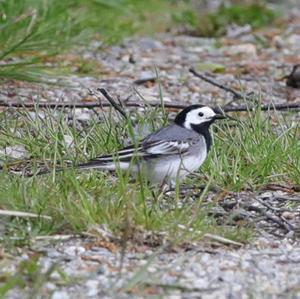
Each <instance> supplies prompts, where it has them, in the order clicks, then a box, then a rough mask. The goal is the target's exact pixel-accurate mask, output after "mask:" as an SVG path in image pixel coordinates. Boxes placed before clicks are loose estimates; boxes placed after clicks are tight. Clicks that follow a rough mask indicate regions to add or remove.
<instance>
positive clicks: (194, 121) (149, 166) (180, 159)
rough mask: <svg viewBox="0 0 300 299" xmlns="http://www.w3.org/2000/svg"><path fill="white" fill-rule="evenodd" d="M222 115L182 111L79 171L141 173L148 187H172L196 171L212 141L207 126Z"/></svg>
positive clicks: (199, 107) (196, 109) (191, 108)
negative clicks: (166, 185) (136, 141)
mask: <svg viewBox="0 0 300 299" xmlns="http://www.w3.org/2000/svg"><path fill="white" fill-rule="evenodd" d="M223 118H225V116H224V115H222V114H219V113H217V112H215V111H214V110H213V109H211V108H210V107H207V106H202V105H192V106H189V107H186V108H185V109H183V110H182V111H181V112H180V113H179V114H178V115H177V116H176V118H175V122H174V123H173V124H170V125H168V126H166V127H163V128H161V129H159V130H157V131H155V132H154V133H151V134H150V135H148V136H147V137H146V138H144V139H143V140H142V141H141V142H140V143H138V144H137V145H130V146H127V147H125V148H123V149H121V150H120V151H118V152H116V153H114V154H112V155H111V154H109V155H104V156H100V157H97V158H94V159H92V160H90V161H88V162H87V163H84V164H80V165H78V166H77V167H76V168H78V169H99V170H116V169H117V168H119V169H122V170H130V171H131V173H133V175H135V176H136V175H137V173H138V172H139V171H140V173H142V174H143V175H145V176H146V178H147V180H148V181H149V182H151V183H159V184H163V183H167V184H169V185H174V184H175V183H176V180H177V179H179V180H181V179H182V178H184V177H185V176H187V175H188V174H189V173H192V172H194V171H195V170H197V169H199V167H200V166H201V165H202V163H203V162H204V161H205V159H206V157H207V153H208V151H209V149H210V147H211V143H212V137H211V135H210V132H209V127H210V125H211V124H212V123H213V122H214V121H215V120H216V119H223Z"/></svg>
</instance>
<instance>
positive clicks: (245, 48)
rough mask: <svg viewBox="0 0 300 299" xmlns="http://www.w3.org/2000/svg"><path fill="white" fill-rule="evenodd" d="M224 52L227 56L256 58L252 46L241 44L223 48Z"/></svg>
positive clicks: (254, 47) (254, 48)
mask: <svg viewBox="0 0 300 299" xmlns="http://www.w3.org/2000/svg"><path fill="white" fill-rule="evenodd" d="M224 52H225V53H226V54H227V55H248V56H249V58H256V57H257V51H256V46H255V45H253V44H241V45H233V46H228V47H224Z"/></svg>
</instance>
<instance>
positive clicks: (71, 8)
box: [0, 0, 181, 82]
mask: <svg viewBox="0 0 300 299" xmlns="http://www.w3.org/2000/svg"><path fill="white" fill-rule="evenodd" d="M180 7H181V5H179V4H176V3H175V2H172V1H168V0H165V1H160V0H149V1H147V3H146V5H145V2H144V1H138V0H110V1H103V0H86V1H85V0H79V1H75V0H65V1H60V0H46V1H39V0H22V1H19V0H9V1H0V62H1V63H0V79H1V78H5V79H18V80H29V81H46V82H47V79H49V78H48V77H49V75H51V72H53V70H52V71H51V68H53V67H59V66H60V64H59V63H56V64H54V65H51V67H49V63H48V64H46V62H47V61H48V60H49V57H52V56H55V55H58V54H62V53H64V52H66V50H70V49H74V50H76V48H78V47H82V46H86V45H88V43H89V41H91V40H95V39H96V40H100V41H101V42H102V43H103V44H104V45H105V44H110V43H115V42H119V41H121V40H122V39H123V38H124V37H127V36H132V35H134V34H147V35H151V34H154V33H155V32H161V31H165V30H167V28H168V27H170V26H171V25H172V24H173V22H172V18H171V12H173V11H177V10H180V9H181V8H180ZM86 71H87V70H85V72H86ZM41 73H42V75H43V76H42V77H41ZM56 74H60V72H59V71H58V70H57V72H56ZM48 81H49V80H48Z"/></svg>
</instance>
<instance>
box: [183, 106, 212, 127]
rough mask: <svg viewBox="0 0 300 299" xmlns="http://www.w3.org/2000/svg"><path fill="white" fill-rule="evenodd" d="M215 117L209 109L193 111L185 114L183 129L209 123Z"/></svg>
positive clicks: (203, 108)
mask: <svg viewBox="0 0 300 299" xmlns="http://www.w3.org/2000/svg"><path fill="white" fill-rule="evenodd" d="M215 115H216V113H215V112H214V111H213V110H212V109H211V108H209V107H202V108H197V109H193V110H191V111H189V112H188V113H187V115H186V117H185V122H184V127H185V128H187V129H191V125H200V124H202V123H205V122H209V121H211V120H212V118H213V117H214V116H215Z"/></svg>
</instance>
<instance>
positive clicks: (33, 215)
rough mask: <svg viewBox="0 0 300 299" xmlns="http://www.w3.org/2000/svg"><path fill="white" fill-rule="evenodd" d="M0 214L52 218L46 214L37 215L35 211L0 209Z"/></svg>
mask: <svg viewBox="0 0 300 299" xmlns="http://www.w3.org/2000/svg"><path fill="white" fill-rule="evenodd" d="M0 216H13V217H31V218H44V219H48V220H52V217H50V216H46V215H39V214H35V213H29V212H22V211H11V210H0Z"/></svg>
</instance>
